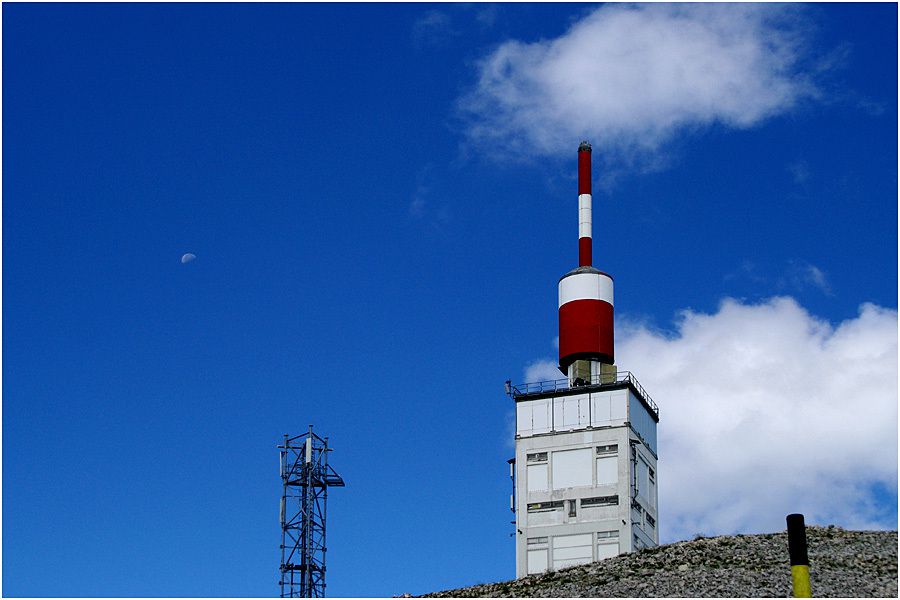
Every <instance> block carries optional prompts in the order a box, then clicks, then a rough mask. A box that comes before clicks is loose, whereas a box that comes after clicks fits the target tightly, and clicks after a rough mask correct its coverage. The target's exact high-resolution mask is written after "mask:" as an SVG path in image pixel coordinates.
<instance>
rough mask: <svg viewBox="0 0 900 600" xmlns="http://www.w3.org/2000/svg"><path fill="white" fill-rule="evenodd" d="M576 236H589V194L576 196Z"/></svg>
mask: <svg viewBox="0 0 900 600" xmlns="http://www.w3.org/2000/svg"><path fill="white" fill-rule="evenodd" d="M578 237H579V239H580V238H589V237H591V195H590V194H581V195H579V196H578Z"/></svg>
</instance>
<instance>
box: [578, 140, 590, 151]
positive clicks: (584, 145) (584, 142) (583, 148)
mask: <svg viewBox="0 0 900 600" xmlns="http://www.w3.org/2000/svg"><path fill="white" fill-rule="evenodd" d="M578 151H579V152H590V151H591V144H590V142H588V141H587V140H582V142H581V143H580V144H578Z"/></svg>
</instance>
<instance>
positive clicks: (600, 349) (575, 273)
mask: <svg viewBox="0 0 900 600" xmlns="http://www.w3.org/2000/svg"><path fill="white" fill-rule="evenodd" d="M591 203H592V197H591V145H590V144H588V143H587V142H581V145H580V146H579V147H578V268H577V269H573V270H572V271H569V272H568V273H566V274H565V275H563V277H562V278H561V279H560V280H559V369H560V371H562V372H563V374H565V375H568V377H569V380H570V382H572V383H573V384H574V383H575V382H576V381H580V382H582V383H589V382H596V381H598V378H599V377H600V375H601V371H602V370H603V368H602V365H613V364H614V363H615V350H614V346H613V279H612V277H610V276H609V275H608V274H607V273H604V272H603V271H600V270H598V269H595V268H594V267H593V266H592V265H591V260H592V256H591V255H592V253H593V235H592V231H591V229H592V207H591Z"/></svg>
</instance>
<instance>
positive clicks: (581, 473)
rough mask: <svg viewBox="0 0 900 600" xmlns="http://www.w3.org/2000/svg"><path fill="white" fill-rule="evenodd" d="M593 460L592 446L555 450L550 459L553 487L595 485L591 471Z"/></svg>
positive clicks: (557, 488) (555, 488) (556, 488)
mask: <svg viewBox="0 0 900 600" xmlns="http://www.w3.org/2000/svg"><path fill="white" fill-rule="evenodd" d="M591 460H592V459H591V449H590V448H576V449H574V450H557V451H555V452H553V456H552V458H551V461H550V462H551V467H550V478H551V481H552V486H553V489H554V490H562V489H566V488H573V487H591V486H593V485H594V474H593V473H592V471H591V466H592V465H591Z"/></svg>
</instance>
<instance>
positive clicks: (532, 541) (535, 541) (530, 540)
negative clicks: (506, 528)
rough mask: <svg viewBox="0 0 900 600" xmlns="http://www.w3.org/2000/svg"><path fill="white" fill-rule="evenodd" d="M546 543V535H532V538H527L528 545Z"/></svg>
mask: <svg viewBox="0 0 900 600" xmlns="http://www.w3.org/2000/svg"><path fill="white" fill-rule="evenodd" d="M546 543H547V538H546V537H533V538H528V545H529V546H535V545H537V544H546Z"/></svg>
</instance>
